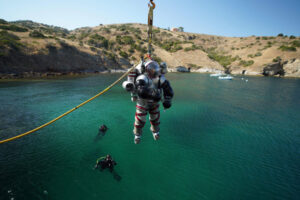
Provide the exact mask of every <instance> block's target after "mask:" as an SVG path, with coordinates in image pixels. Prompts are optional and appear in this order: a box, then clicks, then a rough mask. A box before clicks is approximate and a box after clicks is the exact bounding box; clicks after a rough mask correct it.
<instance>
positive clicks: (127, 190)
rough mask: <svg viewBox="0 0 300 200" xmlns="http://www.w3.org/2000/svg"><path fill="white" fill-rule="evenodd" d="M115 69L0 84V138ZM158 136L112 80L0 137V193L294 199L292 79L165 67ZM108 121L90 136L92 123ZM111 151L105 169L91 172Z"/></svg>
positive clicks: (297, 126) (298, 187)
mask: <svg viewBox="0 0 300 200" xmlns="http://www.w3.org/2000/svg"><path fill="white" fill-rule="evenodd" d="M118 76H120V75H119V74H113V75H99V76H91V77H81V78H69V79H56V80H44V81H18V82H6V83H5V82H0V105H1V106H0V139H5V138H8V137H11V136H14V135H17V134H19V133H22V132H25V131H27V130H30V129H32V128H35V127H36V126H39V125H41V123H44V122H47V121H49V120H51V119H52V118H54V117H56V116H58V115H60V114H62V113H64V112H65V111H67V110H68V109H71V108H73V107H74V106H76V105H77V104H79V103H81V102H82V101H84V100H86V99H88V98H90V97H91V96H93V95H95V94H96V93H98V92H99V91H101V90H102V89H104V88H105V87H106V86H107V85H109V84H110V83H111V82H112V81H113V80H114V79H116V78H117V77H118ZM168 79H170V81H171V83H172V86H173V89H174V91H175V97H174V101H173V107H172V108H171V109H170V110H167V111H166V112H163V111H162V114H161V140H160V141H158V142H155V141H154V140H153V138H152V135H151V133H150V130H149V122H147V124H146V127H145V128H144V135H143V138H142V141H141V144H140V145H134V144H133V136H132V128H133V122H134V113H135V105H134V103H132V102H130V97H129V95H128V94H127V93H126V92H125V91H123V89H122V88H121V87H120V85H119V86H118V87H115V88H113V89H112V90H111V91H110V92H109V93H106V94H105V95H104V96H101V97H100V98H98V99H96V100H94V101H92V102H91V103H89V104H87V105H86V106H84V107H82V108H80V109H78V110H76V111H75V112H73V113H72V114H70V115H68V116H67V117H65V118H63V119H61V120H59V121H57V122H56V123H55V124H53V125H51V126H48V127H46V128H44V129H42V130H41V131H39V132H37V133H33V134H31V135H29V136H26V137H23V138H21V139H19V140H16V141H13V142H10V143H6V144H2V145H0V199H10V198H14V199H299V196H300V194H299V191H300V159H299V158H300V80H299V79H278V78H264V77H248V79H249V82H245V81H243V80H241V78H235V79H234V80H233V81H221V80H218V79H216V78H210V77H209V76H208V75H203V74H168ZM101 124H106V125H107V126H108V127H109V130H108V132H107V133H106V135H105V136H97V133H98V127H99V126H100V125H101ZM108 153H109V154H111V155H112V156H113V158H114V159H115V160H116V161H117V163H118V165H117V166H116V167H115V172H114V173H113V174H111V173H110V172H109V171H102V172H100V171H95V170H93V169H92V168H93V166H94V164H95V161H96V159H97V158H98V157H100V156H103V155H106V154H108Z"/></svg>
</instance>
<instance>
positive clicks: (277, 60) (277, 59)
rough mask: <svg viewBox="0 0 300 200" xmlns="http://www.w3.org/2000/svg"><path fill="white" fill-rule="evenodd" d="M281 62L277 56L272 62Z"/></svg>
mask: <svg viewBox="0 0 300 200" xmlns="http://www.w3.org/2000/svg"><path fill="white" fill-rule="evenodd" d="M279 61H281V57H280V56H277V57H276V58H274V59H273V62H279Z"/></svg>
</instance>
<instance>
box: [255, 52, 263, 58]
mask: <svg viewBox="0 0 300 200" xmlns="http://www.w3.org/2000/svg"><path fill="white" fill-rule="evenodd" d="M254 56H255V57H259V56H262V53H261V52H257V53H256V54H255V55H254Z"/></svg>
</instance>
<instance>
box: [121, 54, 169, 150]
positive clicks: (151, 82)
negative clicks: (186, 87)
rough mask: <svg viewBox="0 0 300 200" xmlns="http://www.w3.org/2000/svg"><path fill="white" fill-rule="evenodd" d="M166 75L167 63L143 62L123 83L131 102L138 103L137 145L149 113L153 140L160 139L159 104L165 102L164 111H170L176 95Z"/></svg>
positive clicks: (135, 126) (135, 129)
mask: <svg viewBox="0 0 300 200" xmlns="http://www.w3.org/2000/svg"><path fill="white" fill-rule="evenodd" d="M166 73H167V65H166V63H161V64H160V65H159V64H158V63H157V62H155V61H154V60H152V59H150V60H148V61H146V62H145V63H144V61H143V60H142V62H141V63H140V64H139V65H138V66H137V67H136V69H135V70H134V71H132V72H130V73H129V75H128V80H127V81H125V82H124V83H123V88H124V89H125V90H127V91H128V92H131V100H132V101H136V102H137V104H136V113H135V122H134V129H133V133H134V143H135V144H138V143H140V140H141V135H142V131H143V127H144V125H145V123H146V116H147V114H148V113H149V120H150V124H151V128H150V129H151V132H152V135H153V138H154V140H158V139H159V130H160V128H159V124H160V110H159V104H160V103H159V102H160V101H162V102H163V103H162V104H163V107H164V109H169V108H170V107H171V105H172V104H171V102H172V98H173V95H174V93H173V90H172V87H171V85H170V82H169V81H168V80H166V78H165V76H164V75H165V74H166Z"/></svg>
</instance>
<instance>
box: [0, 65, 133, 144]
mask: <svg viewBox="0 0 300 200" xmlns="http://www.w3.org/2000/svg"><path fill="white" fill-rule="evenodd" d="M134 68H135V66H133V67H132V68H130V69H129V70H128V71H127V72H126V73H124V74H123V75H122V76H121V77H120V78H119V79H118V80H116V81H115V82H114V83H112V84H111V85H110V86H108V87H107V88H105V89H104V90H103V91H101V92H100V93H98V94H96V95H95V96H93V97H92V98H90V99H88V100H86V101H85V102H83V103H81V104H79V105H78V106H76V107H74V108H72V109H71V110H69V111H67V112H65V113H64V114H62V115H60V116H58V117H56V118H55V119H52V120H51V121H49V122H47V123H45V124H43V125H41V126H39V127H37V128H35V129H32V130H30V131H28V132H26V133H23V134H20V135H17V136H14V137H11V138H8V139H5V140H1V141H0V144H2V143H5V142H9V141H12V140H16V139H18V138H21V137H23V136H25V135H29V134H30V133H34V132H36V131H38V130H40V129H42V128H44V127H46V126H48V125H50V124H52V123H54V122H55V121H57V120H59V119H61V118H63V117H64V116H66V115H68V114H70V113H71V112H73V111H74V110H76V109H78V108H80V107H81V106H84V105H85V104H87V103H88V102H90V101H92V100H94V99H96V98H97V97H99V96H101V95H102V94H104V93H105V92H107V91H108V90H110V89H111V88H112V87H113V86H115V85H116V84H117V83H119V82H120V81H121V80H122V79H123V78H124V77H125V76H127V75H128V74H129V73H130V72H131V71H132V70H133V69H134Z"/></svg>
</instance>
